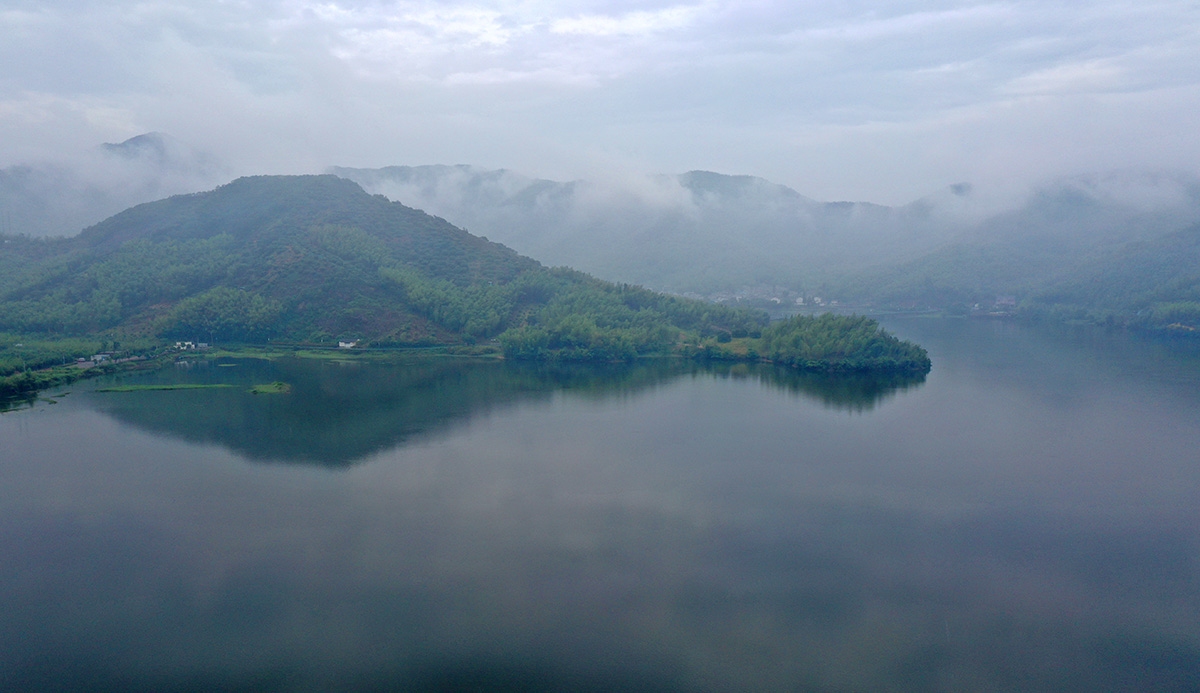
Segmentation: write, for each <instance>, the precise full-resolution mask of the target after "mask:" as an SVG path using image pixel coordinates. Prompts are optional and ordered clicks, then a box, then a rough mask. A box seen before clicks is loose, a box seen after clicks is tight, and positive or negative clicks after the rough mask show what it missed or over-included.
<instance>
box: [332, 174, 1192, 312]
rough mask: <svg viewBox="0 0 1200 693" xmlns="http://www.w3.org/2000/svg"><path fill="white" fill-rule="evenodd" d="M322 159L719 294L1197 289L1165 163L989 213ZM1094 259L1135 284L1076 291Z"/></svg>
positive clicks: (696, 177) (1075, 294)
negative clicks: (1182, 261)
mask: <svg viewBox="0 0 1200 693" xmlns="http://www.w3.org/2000/svg"><path fill="white" fill-rule="evenodd" d="M331 172H333V173H335V174H336V175H340V176H344V177H347V178H350V179H353V180H356V181H358V182H360V183H361V184H362V185H363V186H364V187H365V188H367V189H368V190H371V191H372V192H376V193H380V194H384V195H386V196H388V197H390V198H392V199H397V200H402V201H404V202H405V203H408V204H415V205H418V206H421V207H423V208H425V209H429V210H431V211H433V212H434V213H436V214H439V215H442V216H444V217H446V218H447V219H450V220H452V221H454V222H455V223H458V224H460V225H464V226H466V227H467V228H470V229H473V230H475V231H477V232H481V233H485V234H487V236H488V237H490V238H494V239H497V240H500V241H501V242H503V243H505V244H507V245H510V246H512V247H514V248H516V249H518V250H521V251H522V252H528V253H530V254H533V255H536V256H537V257H540V258H543V259H544V260H546V261H549V262H551V263H556V264H569V265H572V266H577V267H580V268H583V269H586V270H588V271H591V272H595V273H598V274H602V275H604V276H609V277H613V278H616V279H620V280H623V281H631V282H638V283H642V284H645V285H648V286H653V287H656V288H659V289H663V290H668V291H673V292H677V293H684V294H698V295H702V296H705V297H707V298H709V299H712V300H718V301H725V302H732V301H744V300H746V299H757V300H759V301H769V300H774V301H776V302H780V301H782V302H787V303H791V302H792V300H793V299H804V298H812V297H813V296H815V295H819V296H822V297H824V299H825V302H826V304H828V302H829V301H830V300H831V299H838V300H839V303H840V304H842V305H847V304H849V305H854V306H857V307H859V308H860V309H897V308H899V309H906V308H907V309H912V308H935V309H947V308H953V309H955V310H958V311H969V310H971V307H972V306H976V305H978V306H979V307H980V308H979V309H980V310H992V309H993V308H994V307H995V305H996V304H997V301H998V300H999V302H1000V303H1001V305H1002V306H1004V307H1005V309H1006V310H1007V309H1009V308H1010V307H1011V304H1020V305H1022V306H1023V307H1024V308H1028V309H1031V310H1032V309H1035V308H1036V309H1037V310H1038V311H1040V312H1043V313H1044V312H1046V311H1047V310H1050V307H1051V306H1055V308H1054V309H1053V310H1056V311H1060V312H1061V311H1063V310H1065V311H1067V313H1071V312H1072V311H1074V313H1079V311H1083V312H1084V313H1086V314H1094V315H1102V316H1103V317H1104V319H1108V318H1109V316H1111V315H1112V314H1113V311H1114V310H1116V311H1123V314H1124V315H1125V318H1131V317H1136V316H1137V314H1138V312H1139V311H1140V312H1141V313H1142V314H1143V315H1145V314H1146V313H1147V312H1148V311H1149V312H1153V311H1154V310H1156V309H1155V306H1156V305H1159V304H1163V305H1166V304H1170V303H1178V302H1180V301H1185V302H1186V301H1190V300H1192V299H1190V298H1188V296H1189V295H1190V294H1188V292H1187V291H1185V290H1183V289H1181V288H1180V287H1184V286H1186V285H1187V280H1186V278H1181V277H1182V275H1180V274H1179V272H1175V271H1171V272H1167V271H1166V270H1163V269H1161V268H1163V267H1166V266H1167V265H1171V262H1172V261H1171V257H1172V255H1173V254H1176V255H1177V256H1178V257H1188V256H1187V255H1186V253H1185V254H1183V255H1178V252H1179V248H1178V244H1179V243H1180V242H1183V241H1179V240H1178V239H1177V240H1176V241H1168V240H1165V239H1167V238H1168V237H1169V236H1171V235H1172V234H1176V233H1183V234H1184V236H1186V233H1185V230H1186V229H1188V228H1190V227H1192V226H1194V225H1195V224H1198V223H1200V180H1197V179H1196V178H1195V177H1194V176H1190V175H1186V174H1178V173H1162V172H1159V173H1155V172H1138V171H1118V172H1110V173H1106V174H1097V175H1087V176H1074V177H1069V178H1062V179H1057V180H1052V181H1049V182H1047V183H1044V184H1042V185H1040V186H1039V187H1037V188H1035V189H1034V190H1033V191H1032V192H1031V193H1030V194H1029V196H1028V197H1027V198H1026V199H1025V200H1024V201H1022V202H1021V203H1020V204H1019V205H1017V206H1015V207H1013V208H1011V209H1006V210H1003V211H1000V212H988V213H983V211H982V207H981V204H980V203H979V202H977V201H976V199H975V193H974V191H973V190H972V188H971V186H970V185H967V184H958V185H953V186H949V187H947V188H946V189H944V190H940V191H937V192H935V193H934V194H932V195H929V196H927V197H925V198H922V199H920V200H916V201H914V202H912V203H910V204H907V205H903V206H899V207H888V206H883V205H875V204H871V203H866V202H853V203H851V202H820V201H817V200H813V199H811V198H808V197H805V196H803V195H801V194H800V193H798V192H796V191H795V190H792V189H791V188H788V187H786V186H782V185H778V184H775V183H771V182H770V181H766V180H764V179H761V178H756V177H752V176H730V175H723V174H717V173H711V172H706V171H692V172H689V173H685V174H681V175H675V176H654V177H649V178H645V179H639V180H633V181H630V180H626V181H622V182H620V183H601V182H594V181H573V182H569V183H562V182H555V181H550V180H539V179H532V178H526V177H523V176H520V175H518V174H516V173H513V172H511V171H505V170H485V169H479V168H473V167H470V166H418V167H404V166H396V167H389V168H383V169H346V168H337V169H331ZM1160 241H1161V242H1160ZM1135 258H1140V259H1138V261H1137V263H1136V264H1131V263H1133V260H1134V259H1135ZM1176 265H1178V263H1176ZM1171 266H1172V267H1174V266H1175V265H1171ZM1100 267H1103V268H1104V269H1103V270H1100V269H1097V268H1100ZM1151 267H1157V268H1160V269H1158V270H1154V271H1151V270H1150V269H1149V268H1151ZM1101 271H1103V272H1106V273H1109V274H1114V273H1115V274H1114V276H1116V275H1120V276H1122V277H1124V279H1122V280H1121V281H1120V282H1117V283H1109V286H1122V287H1129V290H1130V291H1134V287H1137V288H1136V291H1137V296H1142V297H1143V299H1145V300H1143V299H1139V298H1137V296H1135V295H1133V294H1129V295H1123V296H1120V297H1116V296H1113V295H1106V296H1105V297H1104V298H1103V299H1100V298H1099V296H1100V294H1098V293H1097V294H1095V300H1091V299H1089V300H1087V301H1084V299H1083V293H1084V292H1082V291H1081V290H1079V289H1072V290H1068V289H1067V287H1069V286H1076V285H1085V284H1086V283H1087V282H1095V281H1101V280H1099V279H1096V278H1095V277H1096V276H1097V275H1096V273H1098V272H1101ZM1180 271H1182V270H1180ZM1138 273H1140V274H1138ZM1131 274H1138V276H1137V277H1133V276H1129V275H1131ZM1180 282H1182V283H1180ZM1151 293H1153V294H1154V296H1155V299H1154V300H1153V301H1150V300H1149V299H1146V298H1145V297H1146V296H1149V295H1150V294H1151ZM1110 294H1111V292H1110ZM1068 298H1069V299H1070V300H1071V301H1081V302H1079V303H1069V304H1068V303H1064V302H1063V301H1067V300H1068ZM1116 306H1122V307H1121V308H1116ZM1160 312H1161V311H1160ZM1064 314H1065V313H1064Z"/></svg>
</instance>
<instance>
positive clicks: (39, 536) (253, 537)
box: [0, 319, 1200, 691]
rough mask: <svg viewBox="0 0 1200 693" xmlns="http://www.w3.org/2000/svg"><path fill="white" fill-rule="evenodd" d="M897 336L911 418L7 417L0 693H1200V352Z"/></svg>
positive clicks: (569, 413) (882, 391)
mask: <svg viewBox="0 0 1200 693" xmlns="http://www.w3.org/2000/svg"><path fill="white" fill-rule="evenodd" d="M887 327H888V328H889V329H891V330H893V331H894V332H895V333H896V334H897V335H898V336H900V337H902V338H906V339H913V340H915V341H917V342H919V343H921V344H922V345H923V346H925V347H926V348H927V349H928V350H929V352H930V356H931V358H932V359H933V362H934V369H933V372H932V373H931V374H930V375H929V376H928V378H927V380H926V381H925V382H923V383H921V382H894V381H875V382H868V381H864V380H862V379H858V380H850V381H844V380H842V381H838V380H836V379H833V380H831V379H821V378H813V377H806V376H799V375H797V374H794V373H791V372H787V371H777V370H775V369H770V368H750V367H745V366H739V367H732V368H731V367H728V366H724V367H722V366H714V367H711V368H705V367H698V366H692V365H689V364H678V363H674V362H661V363H659V362H655V363H650V364H640V365H636V366H633V367H629V368H624V367H595V368H542V367H528V366H514V365H511V364H502V363H477V362H468V361H453V360H447V359H441V360H435V361H430V360H412V361H404V362H401V363H398V364H390V365H389V364H381V363H365V362H364V363H350V364H346V363H336V362H319V361H306V362H296V361H279V362H272V363H267V362H261V361H250V360H242V361H230V362H226V364H225V365H224V366H218V365H215V364H210V365H207V366H204V365H196V366H193V367H192V368H190V369H189V368H176V369H171V370H168V371H165V372H161V373H156V374H149V375H147V374H141V375H128V376H124V380H123V381H122V382H127V383H145V382H150V381H168V382H200V383H217V382H225V383H231V384H235V385H237V387H232V388H226V389H210V390H192V391H165V392H130V393H89V392H86V391H85V390H87V389H90V388H92V387H94V386H96V385H97V384H96V383H80V384H77V385H76V386H74V387H73V391H72V393H71V394H70V395H67V396H66V397H62V398H60V399H59V403H58V404H53V405H52V404H48V403H45V402H41V403H38V404H37V405H36V406H34V407H33V408H32V409H28V410H23V411H18V412H12V413H8V414H5V415H3V416H0V440H2V441H3V443H4V445H3V449H2V450H0V460H2V462H3V463H2V465H0V590H2V591H3V593H4V594H5V595H6V602H8V606H7V607H6V608H5V609H3V610H0V688H4V689H13V690H21V689H30V688H33V689H36V688H43V689H69V688H74V689H92V690H105V689H110V690H117V689H120V690H163V689H171V690H213V689H234V690H325V689H330V688H334V687H336V688H343V689H344V688H348V687H349V688H356V687H357V688H360V689H388V688H389V687H395V688H399V689H404V690H459V689H471V687H472V686H474V687H477V688H480V689H483V690H580V689H583V690H588V689H591V690H614V689H622V688H623V689H625V690H701V691H709V690H711V691H725V690H747V689H754V690H797V689H800V690H864V691H865V690H913V691H918V690H920V691H925V690H1194V689H1196V688H1197V687H1200V563H1198V560H1197V556H1200V552H1198V551H1197V549H1198V548H1200V529H1198V528H1200V464H1197V463H1198V462H1200V449H1198V448H1197V446H1196V441H1197V440H1200V413H1198V412H1200V389H1198V388H1197V385H1198V384H1200V375H1198V374H1200V369H1198V368H1197V365H1198V364H1200V355H1198V354H1197V353H1196V350H1195V349H1194V348H1191V347H1188V346H1187V345H1179V344H1175V345H1171V344H1163V343H1148V342H1140V341H1136V340H1133V339H1127V338H1125V337H1123V336H1121V335H1113V334H1103V333H1098V332H1094V331H1077V332H1073V331H1070V330H1055V331H1049V330H1040V329H1036V328H1030V327H1022V326H1018V325H1015V324H1011V323H1004V322H984V321H972V320H960V321H951V320H915V319H908V320H895V321H893V322H892V323H891V324H888V325H887ZM273 380H284V381H287V382H289V383H292V384H293V386H294V387H293V391H292V393H291V394H288V395H258V396H254V395H250V394H248V393H246V392H245V390H246V388H248V387H249V386H250V385H251V384H254V383H262V382H271V381H273ZM99 384H100V385H104V384H109V383H99ZM56 392H58V391H52V392H51V393H50V394H55V393H56Z"/></svg>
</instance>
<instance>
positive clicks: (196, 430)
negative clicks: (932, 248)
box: [92, 357, 923, 467]
mask: <svg viewBox="0 0 1200 693" xmlns="http://www.w3.org/2000/svg"><path fill="white" fill-rule="evenodd" d="M226 365H231V366H232V365H233V364H226ZM699 373H712V374H714V375H716V376H718V377H757V378H758V379H760V380H761V381H762V382H764V383H768V384H770V385H772V386H774V387H779V388H782V389H785V390H788V391H790V392H795V393H797V394H800V395H804V396H805V397H809V398H813V399H816V400H818V401H820V402H822V403H824V404H825V405H826V406H832V407H837V408H845V409H851V410H854V411H865V410H868V409H870V408H872V407H874V406H875V405H876V404H878V403H879V402H880V401H882V400H883V399H885V398H886V397H887V396H888V395H889V394H891V393H894V392H896V391H897V390H899V389H903V388H906V387H910V386H912V385H914V384H916V383H919V382H921V381H922V380H923V378H922V377H920V376H917V377H907V378H905V377H901V376H896V375H891V376H878V377H870V376H865V375H861V374H841V375H821V374H813V373H801V372H798V371H793V370H790V369H786V368H777V367H772V366H765V365H751V364H721V363H713V364H699V363H695V362H691V361H683V360H677V359H662V360H653V361H641V362H637V363H634V364H561V363H560V364H556V363H511V362H507V363H506V362H497V361H477V360H465V359H454V358H440V357H418V358H406V359H397V360H394V361H388V362H370V361H356V362H332V361H314V360H299V359H281V360H277V361H264V360H255V359H244V360H240V361H237V362H236V366H234V367H228V368H226V367H220V366H219V365H217V364H204V363H201V364H198V365H197V366H195V367H193V368H191V369H190V370H185V369H176V370H172V371H164V372H159V373H155V374H151V375H149V376H146V377H150V378H153V379H154V380H155V381H156V382H158V381H163V380H166V381H168V382H169V381H172V380H175V381H179V382H208V383H228V384H233V385H236V386H237V387H232V388H219V389H198V390H172V391H143V392H130V393H110V394H97V395H95V396H94V397H93V399H92V401H93V402H94V405H95V406H96V407H97V408H98V409H99V410H101V411H103V412H105V413H107V414H109V415H111V416H113V417H114V418H116V419H118V420H120V421H122V422H124V423H128V424H131V425H133V426H137V427H139V428H143V429H148V430H151V431H155V432H159V433H164V434H166V435H170V436H174V437H178V438H183V439H185V440H190V441H193V442H198V443H216V444H219V445H223V446H225V447H228V448H230V449H232V450H234V451H236V452H238V453H239V454H242V455H245V456H246V457H249V458H251V459H255V460H262V461H280V462H295V463H307V464H319V465H325V466H330V467H345V466H349V465H351V464H354V463H355V462H357V461H360V460H362V459H364V458H366V457H368V456H370V455H372V454H374V453H377V452H380V451H382V450H386V449H388V448H391V447H394V446H396V445H400V444H403V443H405V442H407V441H410V440H413V439H415V438H420V437H424V436H428V435H433V434H437V433H439V432H442V431H445V430H446V429H448V428H449V427H451V426H453V425H456V424H459V423H464V422H466V421H468V420H469V419H471V418H472V417H475V416H478V415H480V414H483V413H486V412H488V411H491V410H493V409H495V408H497V407H504V406H509V405H512V404H515V403H517V402H521V401H529V400H538V399H544V398H547V397H549V396H550V395H552V394H553V393H555V392H558V391H566V392H570V393H571V394H572V395H574V396H582V397H590V398H605V397H610V396H621V395H629V394H635V393H637V392H640V391H644V390H646V389H647V388H650V387H653V386H655V385H658V384H662V383H666V382H668V381H670V380H673V379H675V378H677V377H679V376H681V375H685V374H699ZM275 381H283V382H286V383H288V384H290V385H291V387H292V390H291V392H290V393H289V394H282V395H253V394H250V393H249V392H248V389H249V388H250V387H251V386H252V385H254V384H256V383H268V382H275Z"/></svg>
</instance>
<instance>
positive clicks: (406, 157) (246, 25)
mask: <svg viewBox="0 0 1200 693" xmlns="http://www.w3.org/2000/svg"><path fill="white" fill-rule="evenodd" d="M147 131H161V132H166V133H169V134H171V135H173V136H175V137H176V138H178V139H180V140H182V141H183V142H186V143H188V144H191V145H193V146H196V147H198V148H201V149H206V150H209V151H211V152H212V153H213V154H214V155H216V156H217V157H219V158H220V159H222V160H224V161H226V162H228V163H229V164H230V165H231V166H232V167H233V169H234V170H235V171H237V172H240V173H291V172H303V171H316V170H320V169H322V168H324V167H325V166H328V165H345V166H372V167H373V166H386V165H393V164H405V165H416V164H428V163H471V164H476V165H480V166H485V167H507V168H511V169H515V170H517V171H519V172H522V173H526V174H529V175H536V176H543V177H550V178H557V179H569V178H575V177H595V176H600V175H611V174H614V172H622V171H627V172H632V173H651V172H665V173H674V172H681V171H686V170H690V169H707V170H714V171H719V172H723V173H749V174H754V175H759V176H763V177H766V178H769V179H771V180H774V181H777V182H780V183H785V184H787V185H790V186H792V187H794V188H796V189H797V190H799V191H801V192H802V193H804V194H806V195H810V196H812V197H816V198H819V199H830V200H833V199H856V200H871V201H876V202H883V203H900V202H906V201H909V200H911V199H913V198H915V197H918V196H920V195H923V194H925V193H927V192H931V191H933V190H935V189H937V188H940V187H942V186H945V185H948V184H951V183H955V182H958V181H971V182H973V183H975V184H976V185H977V186H982V187H987V186H1000V187H1003V186H1012V185H1016V184H1026V183H1029V182H1032V181H1037V180H1041V179H1045V178H1049V177H1053V176H1057V175H1063V174H1074V173H1083V172H1092V171H1103V170H1108V169H1114V168H1131V167H1132V168H1153V169H1183V170H1187V171H1193V172H1194V171H1196V170H1197V168H1198V166H1200V164H1198V163H1197V162H1200V3H1197V2H1195V1H1194V0H1184V1H1179V2H1154V1H1153V0H1150V1H1147V0H1142V1H1139V2H1117V1H1109V0H1098V1H1094V2H1055V1H1053V0H1051V1H1047V0H1038V1H1036V2H996V3H983V2H967V1H955V0H926V1H908V2H905V1H886V2H859V1H857V0H824V1H821V2H804V1H802V2H772V1H769V0H757V1H756V0H740V1H738V2H726V1H724V0H713V1H708V2H679V3H672V2H659V3H655V2H625V1H621V0H613V1H610V2H601V1H589V0H576V1H568V2H545V1H542V0H490V1H487V0H484V1H479V2H457V1H454V0H451V1H447V2H427V1H423V0H414V1H407V2H406V1H387V0H380V1H378V2H372V1H367V0H341V1H332V2H312V1H310V0H265V1H262V2H254V1H250V0H205V1H203V2H202V1H198V0H197V1H192V2H181V1H158V0H146V1H142V2H133V1H126V0H112V1H109V2H99V1H97V2H89V1H86V0H84V1H80V0H59V1H57V2H54V3H50V2H45V1H44V0H30V1H21V0H0V166H7V165H11V164H14V163H18V162H24V161H31V160H46V159H56V158H63V157H69V156H71V155H73V154H74V153H76V152H78V151H81V150H84V149H87V148H89V147H93V146H95V145H96V144H97V143H99V142H104V141H109V142H112V141H120V140H123V139H125V138H127V137H130V136H132V135H136V134H139V133H143V132H147Z"/></svg>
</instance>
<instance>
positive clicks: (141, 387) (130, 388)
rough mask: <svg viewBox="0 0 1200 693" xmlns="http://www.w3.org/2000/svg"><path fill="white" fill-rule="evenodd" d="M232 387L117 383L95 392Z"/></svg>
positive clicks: (221, 385) (222, 385)
mask: <svg viewBox="0 0 1200 693" xmlns="http://www.w3.org/2000/svg"><path fill="white" fill-rule="evenodd" d="M225 387H233V386H232V385H224V384H198V383H162V384H157V385H118V386H115V387H102V388H99V389H97V390H96V392H147V391H150V390H212V389H218V388H225Z"/></svg>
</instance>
